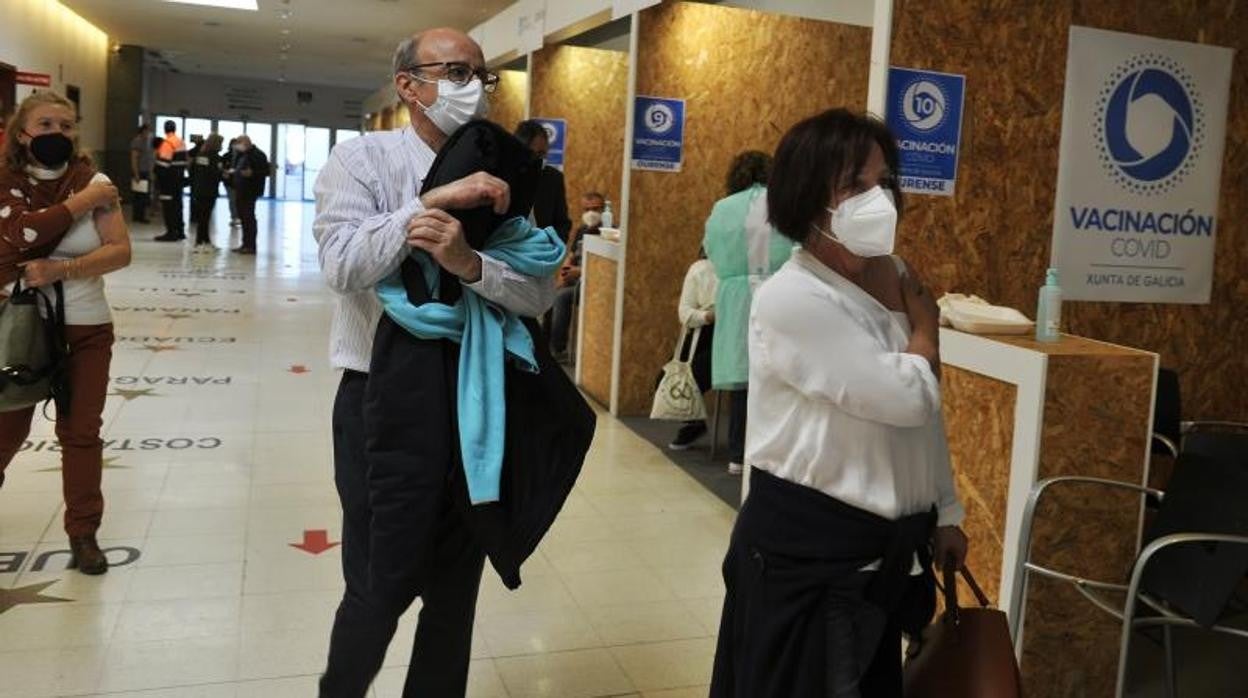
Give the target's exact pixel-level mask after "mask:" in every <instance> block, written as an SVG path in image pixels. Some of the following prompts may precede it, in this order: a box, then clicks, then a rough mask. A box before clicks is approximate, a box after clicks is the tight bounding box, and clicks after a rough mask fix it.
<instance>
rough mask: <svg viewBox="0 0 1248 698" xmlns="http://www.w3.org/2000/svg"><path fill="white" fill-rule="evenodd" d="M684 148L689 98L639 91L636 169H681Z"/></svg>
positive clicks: (635, 114)
mask: <svg viewBox="0 0 1248 698" xmlns="http://www.w3.org/2000/svg"><path fill="white" fill-rule="evenodd" d="M684 150H685V100H683V99H669V98H667V97H642V96H640V95H638V96H637V98H636V100H635V101H634V102H633V154H632V162H633V169H634V170H661V171H664V172H679V171H680V163H681V160H682V159H683V158H684Z"/></svg>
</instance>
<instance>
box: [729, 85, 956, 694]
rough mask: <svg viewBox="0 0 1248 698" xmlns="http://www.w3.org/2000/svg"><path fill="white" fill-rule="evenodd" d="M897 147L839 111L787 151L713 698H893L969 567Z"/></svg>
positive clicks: (779, 160) (783, 148)
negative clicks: (911, 655)
mask: <svg viewBox="0 0 1248 698" xmlns="http://www.w3.org/2000/svg"><path fill="white" fill-rule="evenodd" d="M896 168H897V146H896V141H895V140H894V137H893V135H892V134H891V133H889V131H888V127H886V126H885V125H884V124H883V123H882V122H880V121H878V120H877V119H875V118H874V117H870V116H863V115H860V114H854V113H851V112H848V111H846V110H844V109H834V110H831V111H827V112H824V113H822V114H819V115H817V116H814V117H811V118H809V119H806V120H805V121H802V122H800V123H798V124H797V125H796V126H794V127H793V128H792V129H790V130H789V132H788V133H787V134H785V136H784V137H783V138H782V139H781V141H780V145H779V147H778V148H777V149H776V157H775V166H774V170H773V171H772V175H771V180H770V183H769V186H768V190H767V204H768V206H767V208H768V212H769V216H770V222H771V223H772V224H773V225H775V227H776V228H777V229H779V231H780V232H781V233H782V234H783V235H785V236H786V237H787V238H789V239H791V240H792V241H793V242H795V243H797V244H798V245H800V249H799V251H797V252H795V253H794V254H793V257H792V259H790V260H789V261H788V262H787V263H786V264H785V265H784V267H783V268H781V269H780V270H779V271H778V272H777V273H776V274H775V276H773V277H772V278H771V279H770V280H769V281H767V282H765V283H764V284H762V286H761V287H760V288H759V289H758V292H757V294H756V296H755V300H754V308H753V311H752V312H751V314H750V320H749V342H750V356H749V362H750V366H749V368H750V398H749V399H750V422H749V434H748V438H747V439H746V442H747V459H748V461H747V462H748V463H749V465H750V467H751V470H750V488H749V496H748V497H746V499H745V503H744V505H743V506H742V508H741V512H740V514H739V515H738V517H737V521H736V524H735V526H734V528H733V533H732V540H731V543H730V544H729V548H728V553H727V556H726V558H725V560H724V565H723V573H724V582H725V588H726V595H725V598H724V612H723V616H722V620H721V624H720V629H719V644H718V648H717V650H716V653H715V664H714V670H713V674H712V680H711V691H710V694H711V696H713V697H714V698H729V697H732V698H789V697H790V696H845V697H847V698H858V697H861V698H902V661H901V636H902V634H903V633H906V634H913V633H915V632H918V631H919V630H922V629H923V628H924V627H925V626H926V625H927V623H928V622H929V621H930V620H931V617H932V615H933V613H934V611H935V579H934V575H933V572H932V562H933V560H935V562H936V564H938V565H940V566H942V567H944V566H946V565H949V566H952V567H953V568H955V569H958V568H961V567H962V565H963V562H964V561H965V559H966V553H967V540H966V536H965V535H963V533H962V530H961V529H960V528H959V527H958V526H959V525H960V523H961V522H962V519H963V518H964V516H965V513H964V510H963V507H962V505H961V503H959V501H958V497H957V493H956V492H955V490H954V485H953V472H952V469H951V468H950V464H949V447H948V444H947V443H946V441H945V428H944V422H943V421H942V419H941V408H940V402H941V398H940V351H939V346H938V341H939V336H940V335H939V317H940V312H939V310H937V308H936V302H935V301H934V300H933V298H932V293H931V291H929V290H928V289H926V288H925V287H924V286H923V284H922V283H921V282H920V281H919V279H918V277H917V275H916V274H915V272H914V271H913V270H911V269H909V268H908V267H907V266H906V264H905V263H904V262H902V261H901V259H900V258H898V257H894V256H892V251H893V246H894V240H895V237H896V226H897V218H898V215H899V212H900V211H901V208H902V196H901V189H900V187H899V186H898V183H897V179H896V176H895V174H894V173H895V172H896V171H897V169H896Z"/></svg>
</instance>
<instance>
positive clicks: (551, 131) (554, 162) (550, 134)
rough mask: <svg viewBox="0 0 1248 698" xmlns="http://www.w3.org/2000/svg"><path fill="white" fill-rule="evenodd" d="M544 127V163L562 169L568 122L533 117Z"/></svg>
mask: <svg viewBox="0 0 1248 698" xmlns="http://www.w3.org/2000/svg"><path fill="white" fill-rule="evenodd" d="M534 121H536V122H538V123H539V124H541V125H542V128H544V129H546V143H547V145H548V146H549V150H547V151H546V164H547V165H551V166H552V167H558V168H559V169H561V170H562V169H563V151H564V148H565V146H566V144H567V142H568V122H567V121H565V120H564V119H542V118H538V119H534Z"/></svg>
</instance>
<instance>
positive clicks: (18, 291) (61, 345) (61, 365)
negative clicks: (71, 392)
mask: <svg viewBox="0 0 1248 698" xmlns="http://www.w3.org/2000/svg"><path fill="white" fill-rule="evenodd" d="M53 288H54V290H55V295H56V303H55V305H53V303H52V301H51V300H49V299H48V296H47V295H46V294H45V293H44V292H43V291H41V290H39V289H37V288H22V282H21V279H18V280H17V282H16V283H15V284H14V286H13V295H11V296H9V297H8V298H7V299H5V300H4V301H0V412H11V411H13V410H20V409H24V408H27V407H30V406H31V405H36V404H38V403H40V402H46V401H48V400H50V399H55V400H56V406H57V409H58V411H64V410H67V409H68V407H69V400H68V390H67V388H68V385H67V381H66V380H65V377H66V376H65V360H66V358H67V356H68V354H69V350H68V347H67V346H66V342H65V293H64V290H63V287H62V286H61V283H60V282H59V281H58V282H57V283H56V284H55V285H54V287H53ZM41 305H42V307H43V313H42V314H41V313H40V312H39V311H40V306H41Z"/></svg>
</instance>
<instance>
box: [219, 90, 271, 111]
mask: <svg viewBox="0 0 1248 698" xmlns="http://www.w3.org/2000/svg"><path fill="white" fill-rule="evenodd" d="M267 104H268V98H267V97H266V96H265V92H264V90H263V89H261V88H260V87H258V86H254V85H242V84H237V83H236V84H229V83H227V84H226V85H225V106H226V110H228V111H231V112H247V111H264V110H265V108H266V105H267Z"/></svg>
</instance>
